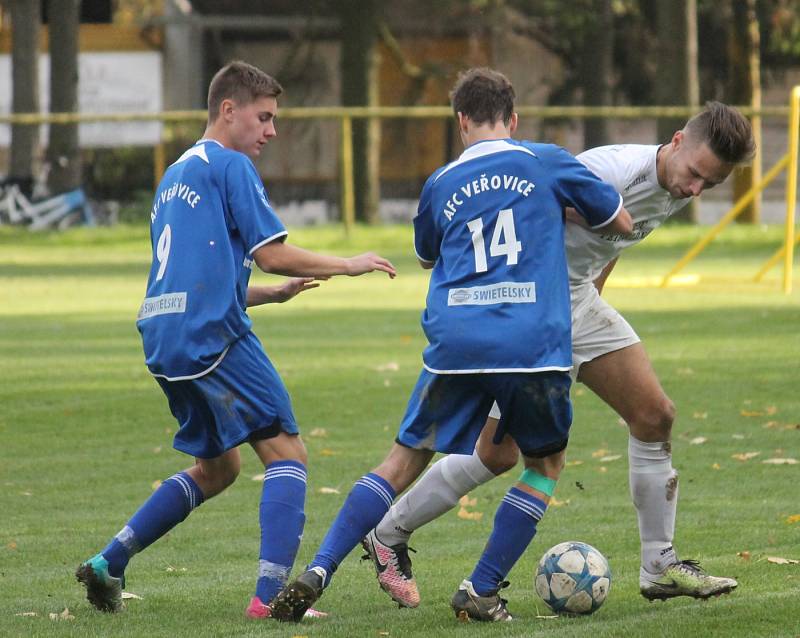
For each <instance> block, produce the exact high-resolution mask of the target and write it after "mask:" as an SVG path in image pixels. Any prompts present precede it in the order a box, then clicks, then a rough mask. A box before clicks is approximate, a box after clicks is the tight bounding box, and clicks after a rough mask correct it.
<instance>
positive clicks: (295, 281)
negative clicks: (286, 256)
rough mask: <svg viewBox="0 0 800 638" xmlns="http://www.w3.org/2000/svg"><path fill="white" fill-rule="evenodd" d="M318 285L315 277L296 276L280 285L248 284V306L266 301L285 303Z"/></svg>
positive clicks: (258, 304)
mask: <svg viewBox="0 0 800 638" xmlns="http://www.w3.org/2000/svg"><path fill="white" fill-rule="evenodd" d="M325 279H327V277H326V278H325ZM318 287H319V283H317V281H316V279H315V278H314V277H295V278H292V279H289V280H288V281H286V282H285V283H283V284H280V285H279V286H248V288H247V306H248V308H249V307H250V306H260V305H262V304H265V303H283V302H284V301H289V299H291V298H292V297H295V296H297V295H299V294H300V293H301V292H305V291H306V290H311V289H312V288H318Z"/></svg>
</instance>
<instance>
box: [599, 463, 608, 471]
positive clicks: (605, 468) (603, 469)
mask: <svg viewBox="0 0 800 638" xmlns="http://www.w3.org/2000/svg"><path fill="white" fill-rule="evenodd" d="M597 469H598V470H599V471H600V472H603V473H605V472H608V468H607V467H606V466H605V465H601V466H600V467H598V468H597Z"/></svg>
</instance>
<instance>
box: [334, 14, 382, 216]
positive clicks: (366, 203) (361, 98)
mask: <svg viewBox="0 0 800 638" xmlns="http://www.w3.org/2000/svg"><path fill="white" fill-rule="evenodd" d="M337 6H338V9H339V17H340V19H341V23H342V39H341V42H342V56H341V69H342V79H341V81H342V104H343V105H344V106H377V105H378V103H379V95H378V88H379V84H378V72H379V63H380V57H379V53H378V16H379V8H380V4H379V3H378V2H377V0H341V1H340V2H338V3H337ZM380 144H381V125H380V120H379V119H377V118H375V119H373V120H365V119H360V118H359V119H354V120H353V172H354V181H355V184H354V187H355V205H356V218H357V219H359V220H361V221H366V222H368V223H374V222H376V221H377V220H378V208H379V203H380Z"/></svg>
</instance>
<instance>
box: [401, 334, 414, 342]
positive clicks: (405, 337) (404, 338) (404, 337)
mask: <svg viewBox="0 0 800 638" xmlns="http://www.w3.org/2000/svg"><path fill="white" fill-rule="evenodd" d="M400 343H411V335H400Z"/></svg>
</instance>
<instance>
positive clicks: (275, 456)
mask: <svg viewBox="0 0 800 638" xmlns="http://www.w3.org/2000/svg"><path fill="white" fill-rule="evenodd" d="M250 445H251V446H252V447H253V450H254V451H255V452H256V454H257V455H258V458H259V459H260V460H261V462H262V463H263V464H264V482H263V484H262V488H261V502H260V505H259V515H258V518H259V524H260V528H261V542H260V545H259V554H258V559H259V562H258V579H257V581H256V591H255V596H253V598H252V599H251V600H250V604H249V605H248V607H247V610H246V614H247V615H248V616H249V617H251V618H267V617H269V616H270V613H271V612H270V609H269V607H268V604H269V603H270V602H271V601H272V599H273V598H274V597H275V595H276V594H277V593H278V592H279V591H280V590H281V589H283V587H284V586H285V585H286V581H287V580H288V578H289V574H290V573H291V571H292V567H293V565H294V561H295V558H296V557H297V550H298V548H299V547H300V539H301V538H302V535H303V527H304V526H305V520H306V517H305V498H306V463H307V456H306V449H305V445H304V444H303V441H302V439H301V438H300V437H299V436H298V435H297V434H288V433H287V432H284V431H283V430H281V429H280V427H279V426H278V425H277V424H276V425H274V426H273V427H271V428H266V429H264V430H261V431H259V432H257V433H256V434H254V435H253V436H251V438H250Z"/></svg>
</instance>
